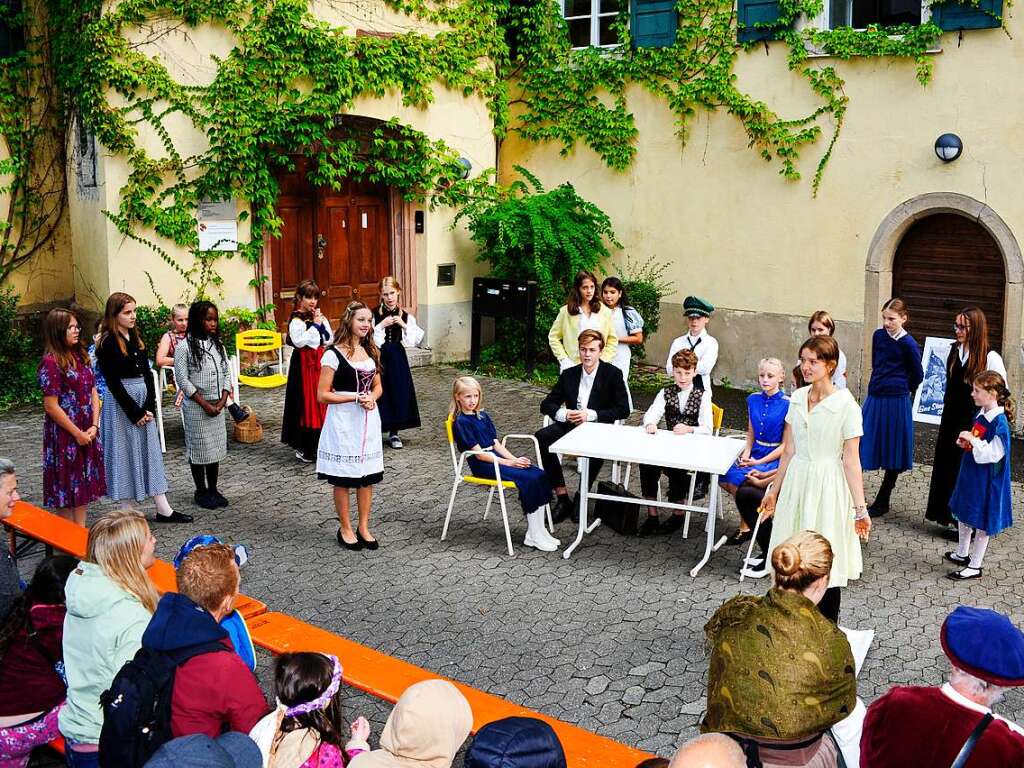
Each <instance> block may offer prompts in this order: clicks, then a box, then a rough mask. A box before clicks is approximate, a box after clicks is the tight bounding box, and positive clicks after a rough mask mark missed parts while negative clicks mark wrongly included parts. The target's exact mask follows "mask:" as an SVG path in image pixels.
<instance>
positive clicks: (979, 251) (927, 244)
mask: <svg viewBox="0 0 1024 768" xmlns="http://www.w3.org/2000/svg"><path fill="white" fill-rule="evenodd" d="M892 284H893V295H894V296H899V297H901V298H902V299H903V300H904V301H906V302H907V306H908V307H909V308H910V324H909V325H908V326H907V330H909V331H910V333H911V334H912V335H913V337H914V338H915V339H916V340H917V342H918V343H919V344H924V338H925V336H939V337H943V338H952V336H953V319H954V317H955V316H956V313H957V311H958V310H960V309H962V308H964V307H967V306H978V307H981V309H982V310H984V312H985V316H986V318H987V319H988V326H989V339H988V341H989V344H990V345H991V346H992V347H993V348H994V349H997V350H998V349H1000V348H1001V347H1002V342H1003V302H1004V297H1005V289H1006V273H1005V270H1004V267H1003V256H1002V253H1000V251H999V246H998V245H997V244H996V241H995V240H994V239H993V238H992V236H991V235H990V234H989V233H988V231H987V230H986V229H985V228H984V227H983V226H981V225H980V224H979V223H978V222H976V221H974V220H973V219H969V218H966V217H964V216H959V215H957V214H955V213H937V214H934V215H932V216H928V217H926V218H923V219H921V220H920V221H917V222H915V223H914V224H912V225H911V227H910V229H908V230H907V233H906V234H905V235H904V236H903V239H902V240H901V241H900V244H899V246H898V247H897V249H896V257H895V260H894V262H893V274H892ZM872 322H877V319H874V320H872Z"/></svg>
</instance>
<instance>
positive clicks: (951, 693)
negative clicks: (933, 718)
mask: <svg viewBox="0 0 1024 768" xmlns="http://www.w3.org/2000/svg"><path fill="white" fill-rule="evenodd" d="M939 690H940V691H942V693H943V694H944V695H945V696H946V698H948V699H950V700H951V701H953V702H954V703H956V704H959V705H960V706H961V707H964V708H965V709H969V710H971V711H972V712H981V713H982V714H985V713H988V712H992V710H991V709H987V708H986V707H984V706H983V705H981V704H978V703H976V702H973V701H971V700H970V699H968V698H967V697H966V696H964V695H963V694H962V693H960V692H959V691H958V690H957V689H956V688H954V687H953V686H952V685H950V684H949V683H943V684H942V688H940V689H939ZM992 716H993V717H995V718H996V719H997V720H1002V721H1003V722H1004V723H1006V725H1007V726H1008V727H1009V728H1010V730H1012V731H1014V732H1015V733H1017V734H1018V735H1020V736H1024V728H1021V727H1020V726H1019V725H1017V724H1016V723H1015V722H1013V721H1012V720H1007V719H1006V718H1005V717H1003V716H1002V715H998V714H996V713H995V712H992Z"/></svg>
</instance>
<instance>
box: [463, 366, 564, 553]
mask: <svg viewBox="0 0 1024 768" xmlns="http://www.w3.org/2000/svg"><path fill="white" fill-rule="evenodd" d="M482 403H483V390H482V389H481V388H480V382H478V381H477V380H476V379H474V378H473V377H472V376H459V377H458V378H457V379H455V383H454V384H453V385H452V405H451V409H450V411H449V416H450V418H451V419H452V435H453V437H454V438H455V444H456V445H457V446H458V449H459V451H486V452H487V453H485V454H481V455H478V456H470V457H469V458H468V460H467V463H468V464H469V469H470V471H472V473H473V474H474V475H475V476H476V477H485V478H488V479H490V480H493V479H494V478H495V469H494V466H495V464H497V465H498V466H499V467H500V470H499V471H500V472H501V479H502V480H511V481H512V482H513V483H515V484H516V490H517V491H519V501H520V503H521V504H522V505H523V511H524V512H525V513H526V525H527V530H526V538H525V539H524V540H523V544H525V545H526V546H527V547H534V548H535V549H539V550H542V551H544V552H554V551H555V550H557V549H558V545H559V543H560V542H559V541H558V539H556V538H555V537H554V536H552V535H551V534H550V533H548V530H547V528H546V527H545V526H544V508H545V506H546V505H548V504H549V503H550V502H551V481H550V480H548V476H547V475H546V474H544V470H543V469H541V468H540V467H536V466H533V465H532V464H531V463H530V460H529V459H528V458H527V457H525V456H515V455H513V454H512V453H511V452H510V451H509V450H508V449H507V448H506V447H505V446H504V445H502V444H501V441H500V440H498V430H497V429H496V428H495V426H494V422H493V421H491V417H490V416H489V415H488V414H487V412H486V411H483V410H481V409H480V407H481V405H482Z"/></svg>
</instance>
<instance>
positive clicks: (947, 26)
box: [932, 0, 1003, 32]
mask: <svg viewBox="0 0 1024 768" xmlns="http://www.w3.org/2000/svg"><path fill="white" fill-rule="evenodd" d="M1002 15H1003V0H979V2H978V4H977V6H975V5H972V4H971V3H970V2H969V1H968V2H966V3H954V2H950V3H941V4H939V5H933V6H932V23H933V24H935V25H937V26H938V27H939V29H943V30H945V31H947V32H950V31H953V30H958V29H995V28H997V27H1000V26H1002V23H1001V22H1000V17H1002Z"/></svg>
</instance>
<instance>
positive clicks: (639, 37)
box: [629, 0, 679, 48]
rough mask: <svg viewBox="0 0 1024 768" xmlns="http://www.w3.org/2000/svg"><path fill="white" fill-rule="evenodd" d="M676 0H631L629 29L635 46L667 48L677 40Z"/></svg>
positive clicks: (677, 16)
mask: <svg viewBox="0 0 1024 768" xmlns="http://www.w3.org/2000/svg"><path fill="white" fill-rule="evenodd" d="M678 28H679V15H678V14H677V13H676V3H675V0H630V3H629V30H630V34H631V36H632V38H633V47H634V48H667V47H668V46H670V45H672V44H674V43H675V41H676V30H677V29H678Z"/></svg>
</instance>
